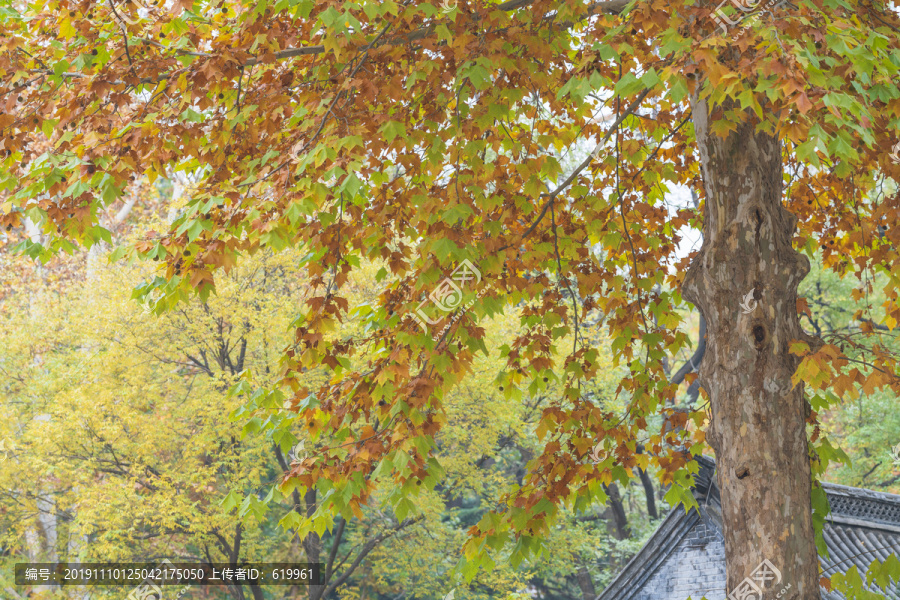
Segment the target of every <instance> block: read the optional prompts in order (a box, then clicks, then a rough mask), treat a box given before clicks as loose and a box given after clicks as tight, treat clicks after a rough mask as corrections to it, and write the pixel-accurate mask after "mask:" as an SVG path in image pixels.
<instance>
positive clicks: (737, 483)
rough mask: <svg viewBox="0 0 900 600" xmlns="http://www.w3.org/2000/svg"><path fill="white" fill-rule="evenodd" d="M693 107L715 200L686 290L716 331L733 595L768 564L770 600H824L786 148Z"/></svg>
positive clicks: (715, 407)
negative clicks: (801, 374) (719, 123)
mask: <svg viewBox="0 0 900 600" xmlns="http://www.w3.org/2000/svg"><path fill="white" fill-rule="evenodd" d="M693 105H694V106H693V121H694V128H695V132H696V136H697V143H698V146H699V150H700V159H701V168H702V174H703V182H704V186H705V189H706V204H705V213H704V225H703V245H702V247H701V249H700V252H699V254H698V255H697V257H696V258H695V260H694V262H693V263H692V265H691V267H690V269H689V271H688V273H687V275H686V277H685V281H684V290H683V292H684V297H685V298H686V299H687V300H689V301H690V302H692V303H694V304H695V305H696V306H697V307H698V309H699V310H700V311H701V312H702V314H703V316H704V317H705V319H706V325H707V349H706V354H705V357H704V359H703V362H702V364H701V366H700V379H701V381H702V386H703V388H704V389H705V390H707V392H708V393H709V396H710V401H711V411H712V422H711V424H710V427H709V431H708V433H707V439H708V440H709V443H710V445H711V446H712V447H713V449H714V450H715V452H716V460H717V462H718V466H717V469H716V470H717V473H718V483H719V488H720V491H721V498H722V515H723V523H724V532H723V533H724V537H725V557H726V566H727V586H728V592H729V593H731V592H732V591H733V590H735V589H736V588H738V586H740V585H741V584H742V581H743V580H744V579H745V578H746V577H749V576H750V575H751V574H752V573H753V572H754V571H755V570H756V569H757V567H758V565H760V563H762V561H763V560H769V561H770V562H771V564H772V565H773V566H774V567H775V568H777V569H778V570H779V571H781V573H782V577H783V580H782V581H781V583H776V581H774V580H772V579H770V580H768V581H758V582H756V583H757V584H759V585H760V587H761V588H762V589H763V590H764V592H765V594H764V596H763V597H764V598H770V597H774V595H770V594H772V592H775V593H777V592H778V591H779V590H781V589H782V588H783V587H785V586H786V585H788V584H790V586H791V587H790V588H789V590H788V592H787V593H786V594H785V595H784V596H783V598H785V599H788V600H791V599H803V600H819V599H820V593H819V586H818V561H817V556H816V548H815V543H814V535H813V526H812V520H811V501H810V492H811V476H810V464H809V453H808V446H807V438H806V429H805V420H806V410H805V401H804V398H803V389H802V386H798V387H797V388H796V389H791V375H792V374H793V373H794V371H795V370H796V367H797V365H798V363H799V359H798V358H797V357H796V356H794V355H792V354H790V352H789V346H790V343H791V340H796V339H804V340H805V339H807V338H806V336H805V335H804V334H803V332H802V330H801V328H800V321H799V318H798V316H797V309H796V300H797V286H798V285H799V283H800V281H801V280H802V279H803V277H805V276H806V274H807V273H808V271H809V262H808V261H807V259H806V258H805V257H804V256H802V255H800V254H799V253H798V252H796V251H795V250H794V249H793V247H792V245H791V240H792V236H793V233H794V230H795V227H796V217H794V215H792V214H791V213H790V212H788V211H787V210H786V209H785V208H784V207H783V206H782V202H781V197H782V173H783V166H782V156H781V144H780V142H779V140H778V139H777V138H775V137H772V136H770V135H767V134H764V133H759V132H756V131H755V123H754V122H753V120H752V119H748V120H749V122H748V123H746V124H743V125H740V126H739V127H738V129H737V131H734V132H731V133H730V134H729V135H728V136H727V137H724V138H723V137H719V136H717V135H715V134H713V133H712V132H711V131H710V130H709V120H710V117H709V109H708V107H707V105H706V103H705V102H704V101H700V100H697V99H696V98H694V102H693ZM729 108H734V107H725V109H726V111H727V110H728V109H729ZM750 292H752V293H753V295H752V299H750V297H749V296H748V294H749V293H750ZM742 303H743V307H742ZM751 309H752V310H751Z"/></svg>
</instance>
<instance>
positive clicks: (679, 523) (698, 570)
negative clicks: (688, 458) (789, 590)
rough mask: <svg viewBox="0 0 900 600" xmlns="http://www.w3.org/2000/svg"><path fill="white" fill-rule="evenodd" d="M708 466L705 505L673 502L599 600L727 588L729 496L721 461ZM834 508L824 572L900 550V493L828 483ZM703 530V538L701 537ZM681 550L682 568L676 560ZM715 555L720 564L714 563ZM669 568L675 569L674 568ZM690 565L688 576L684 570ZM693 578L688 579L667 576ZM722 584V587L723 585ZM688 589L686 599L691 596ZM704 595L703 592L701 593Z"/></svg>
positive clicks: (664, 599) (699, 494)
mask: <svg viewBox="0 0 900 600" xmlns="http://www.w3.org/2000/svg"><path fill="white" fill-rule="evenodd" d="M697 462H699V463H700V472H699V473H698V474H697V475H695V476H694V482H695V483H694V488H693V492H694V497H695V498H696V499H697V503H698V504H699V505H700V511H699V512H698V511H696V510H691V511H690V512H686V511H685V510H684V508H683V507H680V506H678V507H675V508H674V509H672V510H671V511H670V512H669V514H668V515H667V516H666V518H665V519H664V520H663V522H662V523H661V524H660V526H659V528H658V529H657V531H656V532H655V533H654V534H653V536H651V538H650V540H649V541H648V542H647V543H646V544H645V545H644V547H643V548H641V550H640V551H639V552H638V553H637V554H636V555H635V556H634V557H633V558H632V559H631V561H629V563H628V564H627V565H625V567H624V568H623V569H622V572H621V573H619V575H617V576H616V578H615V579H613V581H612V582H611V583H610V584H609V586H607V588H606V589H605V590H604V591H603V593H602V594H600V595H599V596H598V597H597V600H632V599H633V600H674V599H675V598H677V595H678V594H677V592H678V590H680V589H682V590H683V589H690V590H697V592H696V593H703V592H706V590H710V592H707V593H710V594H711V595H709V596H708V597H709V598H710V599H712V598H715V597H717V593H718V596H724V587H725V556H724V546H723V545H722V544H721V540H722V533H721V531H722V520H721V503H720V499H719V491H718V488H717V486H716V484H715V461H713V460H712V459H711V458H708V457H705V456H699V457H697ZM823 487H824V488H825V492H826V494H827V495H828V501H829V504H830V505H831V514H829V516H828V521H827V522H826V524H825V531H824V533H823V535H824V538H825V545H826V547H827V548H828V557H821V556H820V557H819V561H820V563H821V565H822V569H823V574H824V575H826V576H830V575H833V574H834V573H836V572H838V571H846V570H847V569H849V568H850V567H851V566H853V565H856V566H857V568H858V569H859V572H860V574H862V575H863V577H865V572H866V571H867V570H868V568H869V564H870V563H871V562H872V560H873V559H876V558H877V559H878V560H880V561H883V560H884V559H885V558H887V556H888V555H889V554H897V555H898V556H900V496H897V495H895V494H886V493H883V492H875V491H872V490H864V489H860V488H853V487H848V486H844V485H837V484H833V483H823ZM697 531H702V535H700V537H701V538H703V539H702V540H701V543H700V544H696V543H693V541H692V539H693V538H694V537H697V534H696V532H697ZM676 553H677V554H678V559H677V561H674V563H675V564H677V565H678V568H677V569H673V568H672V564H673V561H669V562H667V561H668V559H670V558H672V557H673V556H674V555H675V554H676ZM709 563H715V564H709ZM666 569H668V571H667V570H666ZM685 569H689V570H690V573H688V574H687V575H686V576H685V577H683V576H682V574H681V573H679V572H678V571H679V570H685ZM667 579H669V580H680V579H685V580H686V581H684V582H683V583H684V584H685V585H687V586H688V587H687V588H685V587H684V586H681V587H680V588H679V585H678V582H677V581H676V582H675V583H674V584H673V583H672V582H671V581H669V582H667V581H665V580H667ZM716 592H717V593H716ZM883 593H884V594H885V596H886V597H887V598H890V599H891V600H900V591H898V590H897V589H896V588H895V589H890V590H883ZM685 597H686V596H685V595H682V596H681V597H680V598H678V600H684V598H685ZM822 598H823V600H841V599H842V597H841V596H840V595H838V594H837V593H836V592H826V591H825V590H822ZM695 600H699V597H697V598H695Z"/></svg>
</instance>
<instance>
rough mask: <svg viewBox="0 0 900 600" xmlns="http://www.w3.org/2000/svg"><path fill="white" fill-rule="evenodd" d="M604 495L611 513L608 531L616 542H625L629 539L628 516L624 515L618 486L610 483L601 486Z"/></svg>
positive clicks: (623, 506)
mask: <svg viewBox="0 0 900 600" xmlns="http://www.w3.org/2000/svg"><path fill="white" fill-rule="evenodd" d="M603 488H604V490H605V491H606V495H607V496H609V510H610V513H612V519H609V521H608V523H610V524H611V525H612V527H610V530H611V531H612V534H613V536H614V537H615V538H616V539H617V540H627V539H628V538H630V537H631V528H630V527H629V526H628V516H627V515H626V514H625V505H624V504H622V495H621V494H620V493H619V486H618V485H616V484H615V483H610V484H609V485H608V486H606V485H604V486H603Z"/></svg>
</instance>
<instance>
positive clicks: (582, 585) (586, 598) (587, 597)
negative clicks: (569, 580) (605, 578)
mask: <svg viewBox="0 0 900 600" xmlns="http://www.w3.org/2000/svg"><path fill="white" fill-rule="evenodd" d="M575 580H576V581H577V582H578V587H579V589H580V590H581V597H582V599H583V600H594V598H596V597H597V590H596V589H595V588H594V580H593V579H592V578H591V574H590V572H589V571H588V570H587V567H586V566H584V565H581V566H580V567H578V572H577V573H576V574H575Z"/></svg>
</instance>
